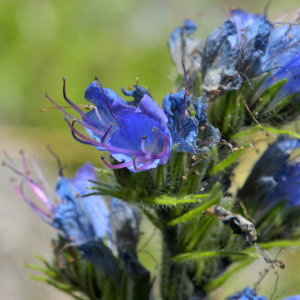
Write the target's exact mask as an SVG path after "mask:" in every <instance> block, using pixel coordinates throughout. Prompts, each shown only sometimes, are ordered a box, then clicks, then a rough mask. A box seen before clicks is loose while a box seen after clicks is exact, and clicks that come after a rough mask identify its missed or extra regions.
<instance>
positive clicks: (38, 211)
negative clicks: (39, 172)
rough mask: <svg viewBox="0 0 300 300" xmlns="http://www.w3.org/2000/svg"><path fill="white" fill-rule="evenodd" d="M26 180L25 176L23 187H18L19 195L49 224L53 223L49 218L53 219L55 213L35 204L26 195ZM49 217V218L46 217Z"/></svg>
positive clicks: (22, 182)
mask: <svg viewBox="0 0 300 300" xmlns="http://www.w3.org/2000/svg"><path fill="white" fill-rule="evenodd" d="M24 182H25V179H24V178H23V179H22V181H21V188H18V190H17V192H18V193H19V195H20V196H21V197H22V198H23V199H24V201H25V202H26V203H27V204H28V205H29V206H30V207H31V208H32V209H33V211H34V212H35V213H36V214H37V215H38V216H39V217H41V218H42V219H43V220H44V221H45V222H47V223H48V224H51V222H50V221H49V220H48V219H47V218H49V219H51V220H52V219H53V215H50V214H48V213H47V212H45V211H44V210H42V209H41V208H39V207H38V206H37V205H35V204H34V203H33V202H32V201H31V200H29V199H28V198H27V197H26V195H25V194H24V190H23V188H24ZM46 217H47V218H46Z"/></svg>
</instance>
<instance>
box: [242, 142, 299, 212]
mask: <svg viewBox="0 0 300 300" xmlns="http://www.w3.org/2000/svg"><path fill="white" fill-rule="evenodd" d="M298 148H300V141H299V140H297V139H291V138H286V137H284V136H280V137H279V139H278V141H276V142H275V143H273V144H272V145H271V146H269V148H268V149H267V150H266V151H265V153H264V154H263V155H262V157H261V158H260V159H259V160H258V162H257V163H256V164H255V165H254V167H253V169H252V171H251V173H250V175H249V177H248V178H247V180H246V182H245V184H244V186H243V188H242V189H241V190H240V191H239V197H240V198H241V199H249V201H251V202H250V204H251V203H252V204H255V203H257V202H259V203H260V205H261V206H262V207H268V206H270V205H272V206H273V205H276V204H277V203H279V202H281V201H283V200H285V199H286V200H287V201H288V202H287V203H288V205H289V206H293V205H295V206H298V205H300V203H299V201H298V199H299V195H300V194H299V192H300V191H299V189H298V183H297V182H298V181H299V179H298V178H299V175H300V174H299V166H298V163H297V161H294V162H288V160H289V158H290V154H291V152H292V151H293V150H294V149H298Z"/></svg>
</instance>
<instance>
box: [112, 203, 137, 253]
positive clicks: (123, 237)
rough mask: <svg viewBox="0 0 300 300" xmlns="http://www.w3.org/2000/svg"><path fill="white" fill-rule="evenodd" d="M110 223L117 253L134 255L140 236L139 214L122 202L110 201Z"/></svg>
mask: <svg viewBox="0 0 300 300" xmlns="http://www.w3.org/2000/svg"><path fill="white" fill-rule="evenodd" d="M110 207H111V213H110V223H111V227H112V230H113V233H114V235H115V240H116V244H117V248H118V251H119V253H125V252H126V253H129V254H133V253H134V255H136V245H137V243H138V241H139V236H140V222H141V218H142V216H141V213H140V212H139V211H138V210H137V209H136V208H135V207H133V206H131V205H129V204H127V203H126V202H123V201H122V200H119V199H116V198H111V199H110Z"/></svg>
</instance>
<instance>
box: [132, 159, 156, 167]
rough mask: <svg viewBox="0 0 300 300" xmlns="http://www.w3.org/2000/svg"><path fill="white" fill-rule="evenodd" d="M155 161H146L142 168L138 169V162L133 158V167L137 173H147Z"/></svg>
mask: <svg viewBox="0 0 300 300" xmlns="http://www.w3.org/2000/svg"><path fill="white" fill-rule="evenodd" d="M154 161H155V158H151V159H149V160H148V161H146V162H145V163H144V164H143V165H142V166H141V167H140V168H138V167H137V166H136V162H135V156H132V162H133V167H134V169H135V170H136V171H145V170H147V168H148V167H149V166H150V165H152V164H153V162H154Z"/></svg>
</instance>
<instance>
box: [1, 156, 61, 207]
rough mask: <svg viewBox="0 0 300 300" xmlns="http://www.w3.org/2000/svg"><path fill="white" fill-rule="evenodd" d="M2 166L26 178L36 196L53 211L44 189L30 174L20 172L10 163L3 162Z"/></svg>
mask: <svg viewBox="0 0 300 300" xmlns="http://www.w3.org/2000/svg"><path fill="white" fill-rule="evenodd" d="M3 165H4V166H7V167H8V168H9V169H11V170H12V171H13V172H15V173H16V174H18V175H20V176H21V177H22V178H23V180H26V181H27V182H28V184H29V186H30V188H31V189H32V191H33V192H34V193H35V194H36V195H37V196H38V198H39V199H40V200H41V201H42V202H43V203H44V205H45V206H46V207H47V208H48V209H49V210H51V211H55V208H54V206H53V204H52V203H51V201H50V200H49V199H48V198H47V196H46V195H45V193H44V191H43V190H42V189H41V188H40V187H39V186H38V185H37V184H36V183H35V182H34V181H33V180H32V179H31V178H30V176H29V175H28V174H26V175H25V174H23V173H21V172H20V171H19V170H17V169H15V168H14V167H12V166H11V165H9V164H7V163H5V162H3Z"/></svg>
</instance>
